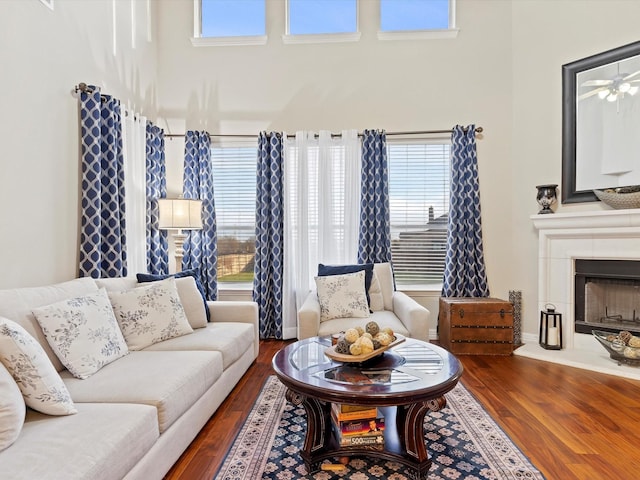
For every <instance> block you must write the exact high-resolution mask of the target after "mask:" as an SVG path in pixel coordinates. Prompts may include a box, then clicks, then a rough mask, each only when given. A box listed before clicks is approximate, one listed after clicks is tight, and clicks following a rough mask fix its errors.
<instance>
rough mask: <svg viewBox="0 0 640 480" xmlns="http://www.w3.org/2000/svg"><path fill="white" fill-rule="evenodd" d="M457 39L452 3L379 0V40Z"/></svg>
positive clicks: (445, 0)
mask: <svg viewBox="0 0 640 480" xmlns="http://www.w3.org/2000/svg"><path fill="white" fill-rule="evenodd" d="M456 35H457V29H456V27H455V0H380V31H379V32H378V38H379V39H381V40H396V39H399V40H404V39H417V38H441V37H455V36H456Z"/></svg>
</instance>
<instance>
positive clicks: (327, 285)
mask: <svg viewBox="0 0 640 480" xmlns="http://www.w3.org/2000/svg"><path fill="white" fill-rule="evenodd" d="M364 277H365V272H364V271H359V272H354V273H347V274H345V275H331V276H327V277H315V281H316V289H317V291H318V301H319V302H320V322H324V321H326V320H331V319H333V318H345V317H368V316H369V304H368V303H367V297H366V295H365V286H364Z"/></svg>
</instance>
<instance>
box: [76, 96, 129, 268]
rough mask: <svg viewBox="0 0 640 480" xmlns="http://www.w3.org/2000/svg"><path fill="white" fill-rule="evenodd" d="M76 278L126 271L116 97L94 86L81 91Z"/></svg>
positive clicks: (119, 117) (120, 154) (119, 134)
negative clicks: (80, 152) (80, 164)
mask: <svg viewBox="0 0 640 480" xmlns="http://www.w3.org/2000/svg"><path fill="white" fill-rule="evenodd" d="M80 137H81V145H82V147H81V148H82V186H81V190H82V192H81V220H80V255H79V269H78V273H79V275H80V276H81V277H92V278H101V277H124V276H126V275H127V252H126V237H125V232H126V228H125V214H124V213H125V203H124V193H125V192H124V158H123V155H122V123H121V114H120V102H119V101H118V100H116V99H115V98H113V97H111V96H108V95H100V91H99V90H98V89H97V88H96V87H93V86H89V90H87V91H83V92H81V93H80Z"/></svg>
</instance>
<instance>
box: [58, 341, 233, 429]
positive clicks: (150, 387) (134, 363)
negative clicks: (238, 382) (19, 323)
mask: <svg viewBox="0 0 640 480" xmlns="http://www.w3.org/2000/svg"><path fill="white" fill-rule="evenodd" d="M220 375H222V354H221V353H220V352H177V351H171V352H149V351H144V352H130V353H129V355H127V356H125V357H122V358H120V359H119V360H118V361H117V362H113V363H110V364H109V365H106V366H105V367H104V368H102V369H101V370H100V371H98V372H96V373H95V374H94V375H92V376H91V377H89V378H87V379H86V380H79V379H77V378H74V377H73V376H72V375H71V374H70V373H69V372H62V374H61V376H62V378H63V380H64V382H65V384H66V385H67V388H68V389H69V392H71V396H72V398H73V399H74V400H75V401H76V402H101V403H141V404H145V405H152V406H154V407H156V409H157V414H158V424H159V425H160V432H164V431H165V430H166V429H167V428H169V427H170V426H171V425H172V424H173V422H174V421H175V420H176V419H178V418H180V416H181V415H182V414H183V413H184V412H186V411H187V410H188V409H189V408H190V407H191V406H192V405H193V404H194V403H195V402H196V401H197V400H198V399H199V398H200V397H201V396H202V394H203V393H204V392H205V391H206V390H207V389H208V388H209V387H211V385H213V384H214V383H215V381H216V380H217V379H218V378H219V377H220Z"/></svg>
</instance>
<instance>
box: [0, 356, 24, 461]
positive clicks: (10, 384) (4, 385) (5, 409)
mask: <svg viewBox="0 0 640 480" xmlns="http://www.w3.org/2000/svg"><path fill="white" fill-rule="evenodd" d="M25 413H26V406H25V404H24V398H22V393H21V392H20V389H19V388H18V385H17V384H16V382H15V380H14V379H13V377H12V376H11V374H10V373H9V372H8V371H7V369H6V368H5V367H4V365H3V364H2V363H0V451H2V450H4V449H5V448H7V447H8V446H9V445H11V444H12V443H13V442H15V441H16V439H17V438H18V436H19V435H20V431H21V430H22V424H23V423H24V415H25Z"/></svg>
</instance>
